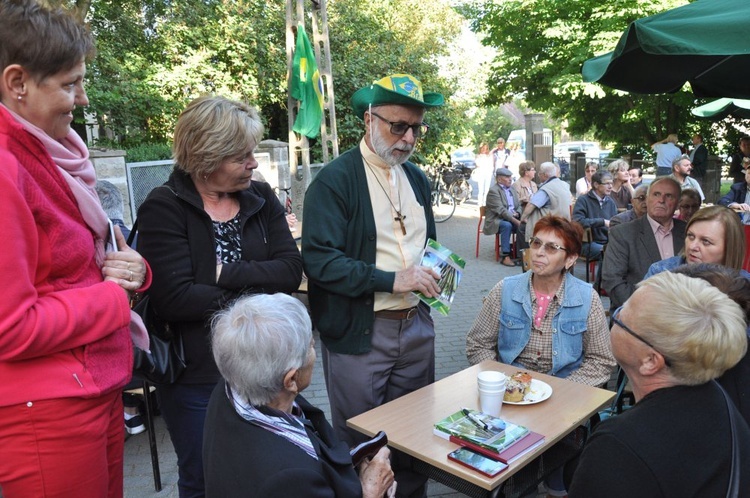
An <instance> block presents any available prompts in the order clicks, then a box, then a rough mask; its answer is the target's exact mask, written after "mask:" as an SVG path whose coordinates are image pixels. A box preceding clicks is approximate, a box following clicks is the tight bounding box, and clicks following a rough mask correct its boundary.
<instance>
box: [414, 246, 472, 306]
mask: <svg viewBox="0 0 750 498" xmlns="http://www.w3.org/2000/svg"><path fill="white" fill-rule="evenodd" d="M420 265H421V266H428V267H430V268H432V269H433V270H435V273H437V274H438V275H440V280H438V287H440V295H439V296H438V297H427V296H425V295H424V294H422V293H421V292H414V294H416V295H417V296H419V299H421V300H422V301H424V302H425V303H427V304H429V305H430V306H431V307H433V308H435V309H436V310H438V311H439V312H440V313H442V314H443V315H446V316H447V315H448V312H449V311H450V309H451V305H452V304H453V298H454V297H455V295H456V290H457V289H458V284H459V283H460V282H461V275H462V273H463V269H464V267H465V266H466V261H464V259H463V258H462V257H461V256H459V255H458V254H456V253H454V252H453V251H451V250H450V249H448V248H447V247H445V246H443V245H441V244H440V243H439V242H437V241H435V240H432V239H427V245H426V246H425V248H424V251H423V252H422V258H421V259H420Z"/></svg>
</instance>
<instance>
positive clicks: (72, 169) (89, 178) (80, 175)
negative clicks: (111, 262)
mask: <svg viewBox="0 0 750 498" xmlns="http://www.w3.org/2000/svg"><path fill="white" fill-rule="evenodd" d="M6 109H7V110H8V112H9V113H10V114H11V115H12V116H13V117H14V118H15V119H16V121H18V122H19V123H21V124H22V125H23V127H24V129H25V130H26V131H28V132H29V133H31V134H32V135H34V136H35V137H36V138H38V139H39V140H40V141H41V142H42V144H43V145H44V148H45V149H47V153H49V155H50V156H51V157H52V160H53V161H54V162H55V164H56V165H57V168H58V169H59V170H60V174H61V175H62V177H63V178H64V179H65V181H66V182H67V184H68V186H69V187H70V190H71V191H72V192H73V196H74V197H75V198H76V202H77V203H78V209H79V210H80V211H81V215H82V216H83V220H84V221H85V222H86V224H87V225H88V226H89V228H90V229H91V231H92V232H94V235H96V238H95V241H94V243H95V245H96V263H97V264H98V265H99V267H101V266H102V265H103V264H104V240H105V239H106V237H107V232H108V231H109V229H108V228H109V225H108V223H107V214H106V213H105V212H104V210H103V209H102V205H101V203H100V202H99V197H98V196H97V194H96V171H95V170H94V165H93V164H91V161H89V150H88V149H87V148H86V144H85V143H83V140H81V137H79V136H78V134H77V133H76V132H74V131H73V130H70V133H68V136H67V137H65V138H63V139H62V140H60V141H57V140H55V139H53V138H52V137H50V136H49V135H47V134H46V133H45V132H44V131H43V130H42V129H41V128H39V127H37V126H35V125H33V124H31V123H30V122H28V121H26V120H25V119H24V118H22V117H21V116H19V115H18V114H16V113H15V112H13V111H11V110H10V109H8V108H7V107H6Z"/></svg>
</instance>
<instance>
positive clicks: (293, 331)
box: [203, 294, 394, 498]
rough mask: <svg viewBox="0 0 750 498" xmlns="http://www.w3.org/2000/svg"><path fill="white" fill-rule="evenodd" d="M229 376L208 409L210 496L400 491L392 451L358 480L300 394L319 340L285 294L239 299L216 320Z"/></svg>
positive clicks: (341, 447) (216, 349) (220, 358)
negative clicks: (391, 461) (396, 487)
mask: <svg viewBox="0 0 750 498" xmlns="http://www.w3.org/2000/svg"><path fill="white" fill-rule="evenodd" d="M211 342H212V350H213V354H214V358H215V360H216V365H217V366H218V368H219V371H220V372H221V375H222V376H223V377H224V379H225V382H220V383H219V384H218V385H217V386H216V389H214V392H213V395H212V396H211V401H210V402H209V405H208V413H207V416H206V426H205V433H204V445H203V455H204V458H203V461H204V470H205V479H206V495H207V496H209V497H212V496H215V497H221V498H232V497H243V498H252V497H258V498H261V497H267V496H305V497H330V496H337V497H343V498H349V497H360V496H364V497H373V498H375V497H377V498H382V497H383V495H384V494H385V493H386V492H387V491H388V490H389V488H392V487H393V483H394V481H393V472H392V471H391V468H390V463H389V460H388V456H389V454H390V452H389V450H388V449H387V448H385V447H384V448H381V450H380V451H379V452H378V454H377V455H375V457H373V459H372V460H369V461H365V462H364V463H362V464H361V466H360V474H359V477H357V474H356V472H355V470H354V467H353V466H352V460H351V457H350V456H349V450H348V448H347V447H346V444H345V443H343V442H341V441H339V440H338V439H337V438H336V436H335V435H334V432H333V428H332V427H331V426H330V424H329V423H328V421H327V420H326V419H325V415H324V414H323V412H322V411H321V410H320V409H318V408H315V407H313V406H312V405H311V404H310V403H308V402H307V401H306V400H305V399H304V398H303V397H302V396H301V395H300V393H301V392H302V391H303V390H304V389H305V388H307V386H309V385H310V379H311V377H312V371H313V365H314V363H315V348H314V345H315V340H314V339H313V336H312V324H311V322H310V318H309V316H308V314H307V310H306V309H305V307H304V306H303V305H302V303H300V302H299V301H298V300H297V299H294V298H293V297H290V296H287V295H285V294H274V295H258V296H252V297H246V298H242V299H240V300H238V301H237V302H236V303H235V304H233V305H232V306H231V307H230V308H229V309H227V310H226V311H223V312H221V313H220V314H218V315H217V316H216V318H215V319H214V324H213V336H212V341H211Z"/></svg>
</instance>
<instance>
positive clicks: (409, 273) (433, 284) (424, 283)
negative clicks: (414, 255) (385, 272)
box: [393, 265, 440, 297]
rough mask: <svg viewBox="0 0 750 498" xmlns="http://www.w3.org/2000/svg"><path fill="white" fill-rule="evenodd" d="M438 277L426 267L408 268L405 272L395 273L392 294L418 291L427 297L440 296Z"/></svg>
mask: <svg viewBox="0 0 750 498" xmlns="http://www.w3.org/2000/svg"><path fill="white" fill-rule="evenodd" d="M438 280H440V275H438V274H437V273H435V270H433V269H432V268H429V267H427V266H416V265H415V266H410V267H409V268H407V269H406V270H401V271H397V272H396V278H395V280H394V281H393V293H394V294H397V293H403V292H411V291H419V292H421V293H422V294H424V295H425V296H427V297H437V296H439V295H440V287H438V284H437V281H438Z"/></svg>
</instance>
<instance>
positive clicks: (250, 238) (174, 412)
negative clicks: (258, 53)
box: [138, 97, 302, 498]
mask: <svg viewBox="0 0 750 498" xmlns="http://www.w3.org/2000/svg"><path fill="white" fill-rule="evenodd" d="M262 134H263V125H262V124H261V122H260V118H259V116H258V113H257V111H256V110H255V109H254V108H252V107H250V106H248V105H246V104H244V103H241V102H236V101H232V100H228V99H226V98H223V97H201V98H199V99H196V100H194V101H193V102H191V103H190V104H189V105H188V106H187V108H186V109H185V110H184V111H183V112H182V114H181V115H180V117H179V119H178V120H177V126H176V128H175V134H174V145H173V154H174V158H175V169H174V171H173V172H172V175H171V176H170V178H169V180H168V181H167V182H166V183H165V184H164V185H162V186H160V187H157V188H156V189H154V190H153V191H152V192H151V193H150V194H149V196H148V198H147V199H146V201H145V202H144V203H143V205H142V206H141V207H140V209H139V211H138V220H139V221H138V224H139V240H138V247H139V250H141V252H142V253H143V254H144V255H146V254H147V255H148V256H146V257H147V258H148V261H149V263H150V264H151V267H152V270H153V274H154V276H153V284H152V286H151V290H150V295H151V300H152V303H153V306H154V310H155V311H156V313H157V314H158V315H159V316H160V318H161V319H163V320H165V321H167V322H169V323H170V325H171V327H172V328H173V329H174V330H175V331H176V332H177V333H179V334H181V335H182V339H183V343H184V347H185V356H186V362H187V368H186V370H185V372H184V373H183V374H182V376H181V377H180V379H179V380H178V381H177V382H176V383H175V384H172V385H169V386H162V387H160V388H159V390H158V396H159V401H160V405H161V411H162V414H163V416H164V419H165V421H166V423H167V428H168V429H169V432H170V435H171V437H172V443H173V444H174V447H175V451H176V453H177V464H178V467H179V480H178V486H179V491H180V497H181V498H187V497H190V498H193V497H202V496H204V491H203V488H204V486H203V471H202V465H203V464H202V461H201V451H202V437H203V422H204V419H205V413H206V407H207V405H208V400H209V398H210V396H211V392H212V391H213V388H214V386H215V385H216V383H217V382H218V381H219V379H220V375H219V372H218V370H217V368H216V363H215V362H214V360H213V357H212V354H211V351H210V338H209V334H210V326H209V321H210V319H211V317H212V315H213V314H214V313H215V312H216V311H218V310H220V309H222V307H224V306H225V305H226V304H227V303H229V302H230V301H232V300H234V299H236V298H238V297H240V296H242V295H246V294H255V293H268V294H272V293H275V292H287V293H289V292H292V291H294V290H296V289H297V287H298V286H299V283H300V279H301V276H302V261H301V258H300V254H299V251H298V249H297V246H296V244H295V242H294V239H293V238H292V236H291V233H290V231H289V227H288V225H287V222H286V219H285V217H284V214H285V212H284V209H283V208H282V206H281V204H280V203H279V201H278V200H277V199H276V197H275V195H274V193H273V190H272V189H271V187H270V186H269V185H268V184H267V183H257V182H253V181H252V180H251V179H252V174H253V170H254V169H255V168H257V167H258V162H257V161H256V160H255V158H254V156H253V151H254V150H255V147H256V146H257V144H258V142H259V141H260V140H261V137H262Z"/></svg>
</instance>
